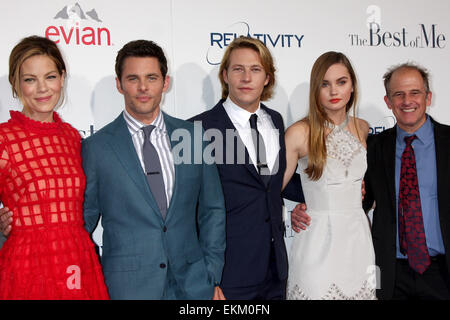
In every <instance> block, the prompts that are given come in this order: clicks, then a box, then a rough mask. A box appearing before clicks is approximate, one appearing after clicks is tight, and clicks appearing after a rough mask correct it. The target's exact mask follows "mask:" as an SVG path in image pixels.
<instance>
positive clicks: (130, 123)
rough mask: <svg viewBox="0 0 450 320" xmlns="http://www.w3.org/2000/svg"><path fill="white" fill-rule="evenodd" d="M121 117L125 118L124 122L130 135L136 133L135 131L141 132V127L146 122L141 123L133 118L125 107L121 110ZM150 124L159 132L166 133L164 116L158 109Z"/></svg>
mask: <svg viewBox="0 0 450 320" xmlns="http://www.w3.org/2000/svg"><path fill="white" fill-rule="evenodd" d="M123 117H124V119H125V122H126V123H127V127H128V130H130V133H131V135H134V134H136V133H137V132H140V131H141V132H142V130H141V129H142V127H145V126H147V125H146V124H144V123H142V122H141V121H139V120H137V119H136V118H134V117H133V116H132V115H130V114H129V113H128V111H127V110H126V109H124V110H123ZM151 125H154V126H155V130H156V131H158V132H159V133H166V132H167V131H166V125H165V123H164V117H163V114H162V112H161V110H159V112H158V115H157V116H156V118H155V120H153V122H152V123H151Z"/></svg>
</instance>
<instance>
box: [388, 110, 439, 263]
mask: <svg viewBox="0 0 450 320" xmlns="http://www.w3.org/2000/svg"><path fill="white" fill-rule="evenodd" d="M433 129H434V126H433V124H432V123H431V120H430V117H428V116H427V120H426V122H425V123H424V124H423V125H422V127H420V128H419V129H418V130H417V131H416V132H414V133H407V132H405V131H403V130H402V129H400V128H399V127H398V126H397V140H396V148H395V199H396V206H397V208H398V190H399V184H400V168H401V159H402V154H403V151H404V150H405V146H406V143H405V140H404V138H405V137H407V136H411V135H414V134H415V135H416V136H417V139H415V140H414V141H413V142H412V147H413V149H414V154H415V156H416V168H417V178H418V181H419V192H420V202H421V205H422V216H423V223H424V228H425V236H426V240H427V246H428V252H429V254H430V256H435V255H438V254H445V250H444V243H443V241H442V233H441V226H440V223H439V208H438V197H437V171H436V151H435V145H434V131H433ZM396 216H397V258H407V256H405V255H403V254H401V253H400V245H399V237H398V211H396Z"/></svg>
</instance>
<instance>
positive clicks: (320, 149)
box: [305, 51, 359, 180]
mask: <svg viewBox="0 0 450 320" xmlns="http://www.w3.org/2000/svg"><path fill="white" fill-rule="evenodd" d="M337 63H341V64H343V65H344V66H345V67H346V68H347V70H348V73H349V74H350V78H351V80H352V84H353V92H352V94H351V96H350V100H349V101H348V103H347V106H346V107H345V111H346V112H348V111H349V110H350V109H351V108H352V107H354V108H353V116H355V115H356V101H357V98H358V88H357V87H358V86H357V84H358V81H357V79H356V75H355V72H354V70H353V67H352V65H351V63H350V61H349V60H348V58H347V57H346V56H345V55H344V54H343V53H341V52H334V51H329V52H326V53H324V54H322V55H321V56H320V57H319V58H317V60H316V62H315V63H314V65H313V67H312V70H311V78H310V86H309V113H308V116H307V117H306V118H305V120H306V122H307V123H308V124H309V129H310V130H309V141H308V149H309V151H308V167H307V168H306V169H305V173H306V174H307V175H308V177H309V178H310V179H311V180H319V179H320V177H321V176H322V173H323V168H324V167H325V164H326V159H327V148H326V144H325V130H326V122H330V123H331V120H330V119H329V118H328V115H327V113H326V112H325V110H324V108H323V106H322V105H321V104H320V89H321V86H322V82H323V78H324V77H325V73H326V72H327V70H328V68H330V67H331V66H332V65H334V64H337ZM354 119H355V128H356V130H358V127H357V125H356V117H354ZM357 132H358V131H357ZM358 135H359V133H358Z"/></svg>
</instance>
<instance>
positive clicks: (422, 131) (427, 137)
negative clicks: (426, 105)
mask: <svg viewBox="0 0 450 320" xmlns="http://www.w3.org/2000/svg"><path fill="white" fill-rule="evenodd" d="M426 117H427V119H426V120H425V123H424V124H423V125H422V126H421V127H420V128H419V129H417V130H416V131H415V132H413V133H408V132H406V131H404V130H403V129H401V128H400V127H399V126H398V125H397V141H398V142H400V143H403V144H404V143H405V137H408V136H412V135H416V136H417V140H419V141H420V142H421V143H423V144H428V143H430V142H432V140H433V139H434V131H433V123H432V122H431V120H430V117H429V116H428V115H426Z"/></svg>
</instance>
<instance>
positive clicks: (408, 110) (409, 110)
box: [402, 108, 417, 113]
mask: <svg viewBox="0 0 450 320" xmlns="http://www.w3.org/2000/svg"><path fill="white" fill-rule="evenodd" d="M416 109H417V108H410V109H402V111H403V112H407V113H409V112H414V111H416Z"/></svg>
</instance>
